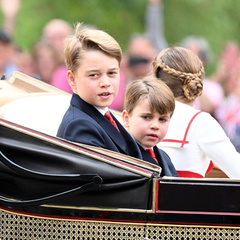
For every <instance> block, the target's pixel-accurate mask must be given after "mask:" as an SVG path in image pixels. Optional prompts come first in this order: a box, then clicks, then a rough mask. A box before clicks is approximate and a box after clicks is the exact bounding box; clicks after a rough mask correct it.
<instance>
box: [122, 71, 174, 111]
mask: <svg viewBox="0 0 240 240" xmlns="http://www.w3.org/2000/svg"><path fill="white" fill-rule="evenodd" d="M146 98H147V99H148V100H149V106H150V109H151V111H152V112H154V111H157V112H159V113H160V114H166V113H168V112H170V113H173V111H174V108H175V98H174V96H173V93H172V91H171V90H170V89H169V87H168V86H167V85H166V84H165V83H164V82H162V81H159V80H158V79H157V78H155V77H153V76H146V77H144V78H143V79H137V80H134V81H132V82H130V83H129V84H128V85H127V89H126V93H125V99H124V109H125V110H126V111H127V112H128V114H131V113H132V111H133V110H134V108H135V107H136V105H137V104H138V102H139V101H141V100H143V99H146Z"/></svg>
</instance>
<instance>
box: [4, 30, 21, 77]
mask: <svg viewBox="0 0 240 240" xmlns="http://www.w3.org/2000/svg"><path fill="white" fill-rule="evenodd" d="M13 54H14V45H13V42H12V37H11V35H10V34H9V32H8V31H7V30H5V29H3V28H1V29H0V78H6V79H7V78H9V77H10V75H11V74H12V73H13V72H14V71H16V70H18V69H17V67H16V66H15V65H14V63H13V59H12V58H13Z"/></svg>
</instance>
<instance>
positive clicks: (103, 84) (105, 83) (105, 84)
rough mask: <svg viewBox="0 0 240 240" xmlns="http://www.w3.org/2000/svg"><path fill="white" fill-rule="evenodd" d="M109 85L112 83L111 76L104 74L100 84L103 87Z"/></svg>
mask: <svg viewBox="0 0 240 240" xmlns="http://www.w3.org/2000/svg"><path fill="white" fill-rule="evenodd" d="M109 85H110V82H109V78H108V76H106V75H104V76H103V77H102V79H101V82H100V86H101V87H106V86H109Z"/></svg>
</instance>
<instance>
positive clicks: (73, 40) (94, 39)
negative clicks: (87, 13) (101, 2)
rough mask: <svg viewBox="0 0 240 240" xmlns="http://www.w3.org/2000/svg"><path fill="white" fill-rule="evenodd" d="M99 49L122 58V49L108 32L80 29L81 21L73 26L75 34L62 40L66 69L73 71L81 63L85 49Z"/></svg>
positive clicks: (119, 59) (118, 58) (118, 59)
mask: <svg viewBox="0 0 240 240" xmlns="http://www.w3.org/2000/svg"><path fill="white" fill-rule="evenodd" d="M91 50H99V51H102V52H103V53H105V54H107V55H109V56H111V57H114V58H116V59H117V61H118V62H119V65H120V62H121V60H122V50H121V47H120V46H119V44H118V42H117V41H116V40H115V39H114V38H113V37H112V36H110V35H109V34H108V33H106V32H104V31H101V30H97V29H83V30H82V29H81V23H78V24H77V26H76V28H75V34H74V35H71V36H69V37H67V38H66V39H65V40H64V57H65V63H66V66H67V69H68V70H71V71H72V72H75V71H76V70H77V68H78V67H79V66H80V65H81V60H82V57H83V54H84V53H85V52H87V51H91Z"/></svg>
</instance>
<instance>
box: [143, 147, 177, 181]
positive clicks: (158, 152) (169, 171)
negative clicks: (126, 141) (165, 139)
mask: <svg viewBox="0 0 240 240" xmlns="http://www.w3.org/2000/svg"><path fill="white" fill-rule="evenodd" d="M139 148H140V150H141V153H142V156H143V159H144V160H145V161H148V162H150V163H153V164H155V165H157V163H156V161H155V160H154V159H153V158H152V156H151V155H150V154H149V153H148V152H147V151H146V150H145V149H143V148H142V147H141V146H139ZM153 151H154V153H155V156H156V158H157V160H158V163H159V166H160V167H161V168H162V172H161V177H163V176H173V177H179V176H178V174H177V172H176V169H175V167H174V165H173V163H172V161H171V159H170V157H169V156H168V155H167V153H166V152H164V151H163V150H162V149H159V148H158V147H157V146H155V147H154V148H153Z"/></svg>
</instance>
